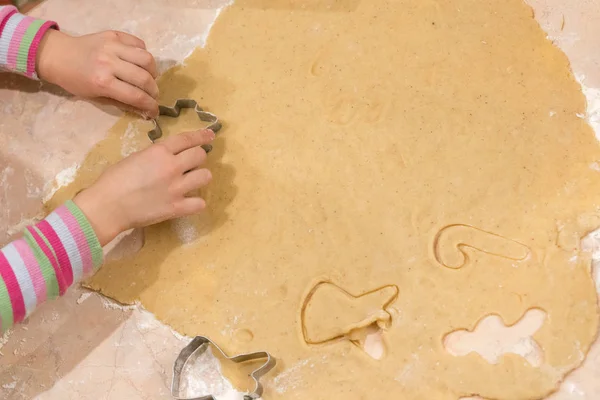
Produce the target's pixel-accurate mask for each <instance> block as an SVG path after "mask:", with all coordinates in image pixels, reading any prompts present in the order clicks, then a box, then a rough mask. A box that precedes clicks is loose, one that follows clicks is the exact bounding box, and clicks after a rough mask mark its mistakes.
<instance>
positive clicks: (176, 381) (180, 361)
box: [171, 336, 277, 400]
mask: <svg viewBox="0 0 600 400" xmlns="http://www.w3.org/2000/svg"><path fill="white" fill-rule="evenodd" d="M210 346H212V347H213V348H214V349H215V350H217V351H218V352H219V353H221V354H222V355H223V357H224V358H226V359H227V360H230V361H233V362H234V363H243V362H246V361H254V360H261V359H265V362H264V364H262V365H261V366H260V367H259V368H258V369H256V370H254V371H252V373H251V374H250V377H251V378H252V379H253V380H254V383H255V386H254V391H252V392H250V393H248V394H245V395H244V400H255V399H258V398H260V396H262V393H263V386H262V384H261V383H260V378H261V377H262V376H263V375H265V374H266V373H267V372H269V371H270V370H271V369H273V367H274V366H275V364H276V363H277V360H276V359H275V358H274V357H272V356H271V355H270V354H269V353H267V352H266V351H257V352H254V353H247V354H240V355H237V356H232V357H229V356H228V355H227V354H225V352H224V351H223V350H222V349H221V348H220V347H219V346H217V344H216V343H215V342H213V341H212V340H210V339H209V338H207V337H204V336H196V337H195V338H194V339H192V341H191V342H190V343H189V344H188V345H187V346H185V347H184V348H183V350H181V352H180V353H179V356H178V357H177V359H176V360H175V365H173V382H172V384H171V395H172V396H173V398H174V399H175V400H216V399H215V397H214V396H213V395H207V396H201V397H191V398H186V397H180V388H179V385H180V383H181V374H182V372H183V368H184V367H185V364H186V363H187V362H188V360H189V359H190V358H191V357H192V356H193V355H194V354H195V353H197V352H200V354H202V353H204V352H205V351H206V350H207V349H208V348H209V347H210Z"/></svg>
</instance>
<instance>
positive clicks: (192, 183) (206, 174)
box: [178, 168, 212, 194]
mask: <svg viewBox="0 0 600 400" xmlns="http://www.w3.org/2000/svg"><path fill="white" fill-rule="evenodd" d="M211 180H212V174H211V173H210V171H209V170H207V169H205V168H203V169H195V170H193V171H190V172H188V173H187V174H185V175H183V179H182V180H181V183H180V184H179V187H178V189H179V192H180V193H183V194H186V193H189V192H191V191H193V190H196V189H200V188H201V187H204V186H206V185H208V184H209V183H210V181H211Z"/></svg>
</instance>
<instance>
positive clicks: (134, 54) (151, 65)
mask: <svg viewBox="0 0 600 400" xmlns="http://www.w3.org/2000/svg"><path fill="white" fill-rule="evenodd" d="M117 56H118V57H119V58H120V59H121V60H123V61H127V62H128V63H131V64H135V65H137V66H138V67H140V68H143V69H145V70H146V71H148V72H149V73H150V75H152V77H153V78H156V77H157V76H158V69H157V68H156V61H155V60H154V57H153V56H152V54H150V53H149V52H147V51H146V50H145V49H142V48H138V47H131V46H121V47H119V49H117Z"/></svg>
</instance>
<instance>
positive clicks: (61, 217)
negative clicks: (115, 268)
mask: <svg viewBox="0 0 600 400" xmlns="http://www.w3.org/2000/svg"><path fill="white" fill-rule="evenodd" d="M102 257H103V255H102V247H101V246H100V243H99V242H98V239H97V238H96V234H95V233H94V231H93V229H92V227H91V225H90V223H89V222H88V220H87V218H86V217H85V215H83V213H82V212H81V210H80V209H79V208H78V207H77V206H76V205H75V203H73V202H72V201H69V202H67V203H66V204H65V205H63V206H61V207H59V208H57V209H56V210H54V212H52V213H51V214H50V215H49V216H48V217H47V218H46V219H44V220H43V221H41V222H39V223H38V224H36V225H33V226H29V227H27V228H26V229H25V233H24V235H23V237H22V238H21V239H18V240H16V241H14V242H12V243H10V244H9V245H7V246H6V247H4V248H3V249H2V250H0V324H1V325H0V332H2V331H6V330H7V329H8V328H10V327H11V326H12V325H13V324H14V323H18V322H21V321H22V320H23V319H25V318H27V316H29V315H30V314H31V312H32V311H33V310H34V309H35V308H36V307H37V306H39V305H40V304H42V303H43V302H45V301H46V300H47V299H53V298H56V297H58V296H60V295H62V294H64V293H65V291H66V290H67V289H68V288H69V287H70V286H71V285H73V283H75V282H78V281H80V280H81V279H83V278H85V277H86V276H89V275H91V274H92V273H93V272H94V271H95V270H96V269H98V268H99V267H100V265H101V264H102Z"/></svg>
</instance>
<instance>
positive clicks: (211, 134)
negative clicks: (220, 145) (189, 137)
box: [204, 129, 216, 140]
mask: <svg viewBox="0 0 600 400" xmlns="http://www.w3.org/2000/svg"><path fill="white" fill-rule="evenodd" d="M204 132H206V133H207V134H208V136H209V137H210V140H214V138H215V137H216V136H215V133H214V132H213V131H212V130H210V129H206V130H205V131H204Z"/></svg>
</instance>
